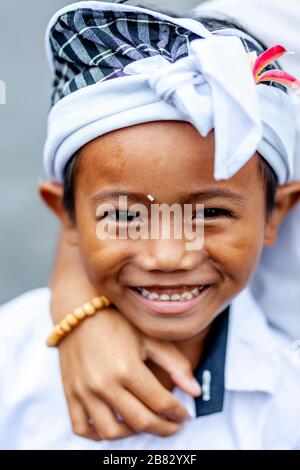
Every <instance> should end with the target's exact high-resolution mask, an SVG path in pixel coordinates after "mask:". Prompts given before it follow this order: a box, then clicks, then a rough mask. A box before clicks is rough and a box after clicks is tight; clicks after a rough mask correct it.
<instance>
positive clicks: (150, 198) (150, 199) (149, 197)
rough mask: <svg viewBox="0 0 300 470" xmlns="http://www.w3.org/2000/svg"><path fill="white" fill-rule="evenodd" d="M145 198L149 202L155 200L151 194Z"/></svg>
mask: <svg viewBox="0 0 300 470" xmlns="http://www.w3.org/2000/svg"><path fill="white" fill-rule="evenodd" d="M147 198H148V199H149V201H151V202H153V201H154V200H155V198H154V197H153V196H152V195H151V194H148V196H147Z"/></svg>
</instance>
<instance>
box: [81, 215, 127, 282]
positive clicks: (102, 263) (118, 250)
mask: <svg viewBox="0 0 300 470" xmlns="http://www.w3.org/2000/svg"><path fill="white" fill-rule="evenodd" d="M97 224H98V222H97V220H96V219H93V218H92V217H87V216H84V214H80V213H78V217H77V231H78V243H79V249H80V252H81V256H82V259H83V262H84V265H85V267H86V269H87V272H88V275H89V277H90V279H91V280H92V281H96V282H101V283H105V281H106V280H107V279H108V278H115V277H116V276H117V268H118V271H119V270H120V267H121V266H122V264H123V263H125V262H126V260H127V259H129V258H130V257H132V256H133V253H132V247H131V244H130V243H129V242H128V240H113V239H110V238H108V236H106V237H105V238H103V237H102V236H100V235H99V232H98V231H97Z"/></svg>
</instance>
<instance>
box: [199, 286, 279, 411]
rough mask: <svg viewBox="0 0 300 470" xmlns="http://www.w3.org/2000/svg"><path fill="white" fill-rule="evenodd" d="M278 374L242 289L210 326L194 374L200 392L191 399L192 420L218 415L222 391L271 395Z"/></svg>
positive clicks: (268, 337) (266, 332)
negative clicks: (194, 417)
mask: <svg viewBox="0 0 300 470" xmlns="http://www.w3.org/2000/svg"><path fill="white" fill-rule="evenodd" d="M279 373H280V359H279V356H278V354H277V352H276V344H275V341H274V337H273V335H272V333H271V331H270V327H269V326H268V324H267V321H266V318H265V316H264V314H263V312H262V311H261V310H260V308H259V306H258V304H257V303H256V301H255V300H254V298H253V297H252V294H251V293H250V290H249V288H246V289H244V290H243V291H242V292H241V293H240V294H239V295H238V296H237V297H236V298H235V299H234V301H233V302H232V304H231V305H230V306H229V307H228V308H227V309H225V310H224V311H223V312H222V313H221V314H220V315H219V316H218V317H217V318H216V320H215V321H214V323H213V326H212V330H211V332H210V334H209V337H208V342H207V346H206V349H205V356H204V357H202V358H201V361H200V364H199V366H198V368H197V369H196V371H195V377H196V378H197V380H198V382H199V383H200V385H201V388H202V394H201V396H200V397H196V398H195V399H194V401H195V413H196V417H198V416H205V415H209V414H212V413H217V412H220V411H222V410H223V404H224V392H225V390H228V391H249V392H251V391H261V392H265V393H269V394H272V393H273V392H274V391H275V388H276V384H277V382H278V380H279Z"/></svg>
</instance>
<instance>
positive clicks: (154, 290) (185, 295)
mask: <svg viewBox="0 0 300 470" xmlns="http://www.w3.org/2000/svg"><path fill="white" fill-rule="evenodd" d="M210 287H211V286H210V285H209V284H203V285H199V286H172V287H170V286H151V287H150V286H147V288H146V287H131V290H132V292H133V294H134V296H135V297H136V298H137V299H138V300H139V302H141V303H142V304H143V305H144V306H145V307H146V310H147V311H148V312H149V313H151V314H152V315H153V314H154V315H157V314H162V315H180V314H185V313H188V312H190V311H191V309H192V308H193V307H194V306H196V305H197V304H198V303H199V302H201V300H202V298H203V297H204V296H205V295H206V293H207V292H208V290H209V288H210Z"/></svg>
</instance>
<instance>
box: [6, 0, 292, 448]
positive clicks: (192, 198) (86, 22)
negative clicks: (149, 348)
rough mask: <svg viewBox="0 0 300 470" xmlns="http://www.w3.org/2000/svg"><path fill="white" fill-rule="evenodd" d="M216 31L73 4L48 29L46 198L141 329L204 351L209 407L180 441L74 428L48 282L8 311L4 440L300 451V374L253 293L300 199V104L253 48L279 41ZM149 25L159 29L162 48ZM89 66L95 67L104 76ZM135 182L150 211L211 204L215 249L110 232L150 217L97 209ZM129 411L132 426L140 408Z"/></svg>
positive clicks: (201, 363) (193, 407)
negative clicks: (298, 173)
mask: <svg viewBox="0 0 300 470" xmlns="http://www.w3.org/2000/svg"><path fill="white" fill-rule="evenodd" d="M116 24H118V28H115V25H116ZM141 24H143V25H144V29H140V26H141ZM146 25H147V27H146ZM207 26H208V28H209V25H207ZM148 28H149V30H148ZM151 28H153V29H151ZM208 28H207V27H206V26H205V25H202V24H200V23H199V22H198V21H193V20H190V19H186V18H183V19H182V18H171V17H167V16H166V15H162V14H158V13H157V14H155V13H154V12H151V11H148V10H145V9H139V8H134V7H128V6H127V7H125V6H123V7H122V8H120V6H118V7H116V6H115V5H112V4H107V3H101V2H91V3H90V2H84V3H78V4H74V5H71V6H69V7H67V8H66V9H63V10H61V11H60V12H58V14H56V15H55V16H54V18H53V19H52V20H51V21H50V25H49V28H48V35H49V39H50V44H51V47H52V50H51V56H52V60H53V62H52V65H53V68H54V70H55V71H56V74H57V78H56V80H55V83H54V93H53V103H54V106H53V109H52V111H51V116H50V125H49V133H48V140H47V143H46V149H45V161H46V171H47V176H48V178H49V180H50V181H51V182H48V183H45V184H44V185H43V187H42V194H43V197H44V199H45V201H46V203H47V204H48V205H49V206H50V207H51V208H52V209H53V210H54V211H55V212H56V213H57V215H58V216H59V217H60V219H61V220H62V222H63V223H64V224H65V227H66V230H67V233H68V237H69V241H70V243H77V244H78V245H79V247H80V250H81V254H82V257H83V260H84V263H85V267H86V271H87V274H88V275H89V277H90V279H91V281H92V282H93V283H94V285H95V286H97V285H101V293H99V294H104V295H105V296H107V297H108V299H110V301H111V302H112V303H113V304H114V305H116V307H117V308H118V309H119V310H120V311H121V312H122V313H123V314H124V315H125V316H126V317H128V318H129V319H130V320H131V322H132V323H133V324H134V325H136V326H137V328H139V329H140V330H141V331H143V332H145V333H147V334H148V335H151V336H153V337H156V338H159V339H164V340H167V341H173V342H175V343H176V344H177V345H178V347H180V348H182V350H184V351H185V352H186V354H187V356H188V357H189V359H190V361H191V362H192V363H193V364H194V367H195V369H196V376H197V378H198V380H199V382H201V384H202V389H203V393H202V396H201V397H199V398H197V399H195V401H194V400H193V399H192V398H191V397H190V396H188V395H187V394H185V393H184V392H182V391H181V390H179V389H175V390H174V391H173V393H174V394H176V395H177V396H178V397H179V398H180V400H181V401H182V403H183V404H184V405H185V406H186V407H187V409H188V410H189V413H190V415H191V419H189V420H186V421H185V422H184V423H183V424H182V426H181V429H180V430H179V432H178V433H177V434H175V435H172V436H167V432H166V436H167V437H165V438H162V437H157V436H153V435H152V434H151V430H149V432H148V433H147V432H144V433H141V434H138V435H133V436H128V437H127V438H125V439H123V440H117V441H115V442H107V441H102V442H101V443H95V442H92V441H87V440H83V439H81V438H79V437H77V436H75V435H73V434H72V432H71V430H70V423H69V418H68V413H67V409H66V403H65V400H64V394H63V389H62V384H61V379H60V373H59V362H58V355H57V351H56V350H49V349H47V348H46V347H45V346H44V344H43V340H44V337H45V336H46V335H47V334H48V331H49V330H50V329H51V322H50V315H49V297H50V292H49V290H47V289H42V290H39V291H33V292H32V293H28V294H27V295H25V296H23V297H21V298H19V299H16V300H14V301H12V302H11V303H9V304H7V305H6V306H4V307H2V310H1V319H2V327H1V332H0V335H1V342H2V343H3V344H2V345H3V348H2V350H3V351H4V354H3V357H2V363H1V366H0V367H1V370H0V381H1V394H2V396H1V401H0V403H1V405H0V407H1V409H0V411H1V413H0V442H1V446H2V447H3V448H19V449H20V448H34V449H39V448H48V449H50V448H51V449H54V448H64V449H72V448H73V449H74V448H78V449H114V448H118V449H137V448H147V449H161V448H168V449H172V448H173V449H176V448H177V449H182V448H186V449H202V448H204V449H209V448H216V449H220V448H225V449H246V448H255V449H279V448H282V449H297V448H299V447H300V431H299V425H298V423H299V417H300V405H299V400H298V390H299V385H300V380H299V370H298V369H297V364H294V363H293V360H292V357H291V355H290V348H289V344H287V342H286V339H285V338H284V337H283V336H282V335H280V333H278V332H276V331H275V330H272V328H271V327H270V326H268V325H267V323H266V320H265V318H264V315H263V313H262V312H261V310H260V309H259V307H258V305H257V304H256V302H255V300H254V298H253V297H252V296H251V293H250V291H249V289H248V287H247V285H248V284H249V281H250V279H251V277H252V275H253V273H254V272H255V268H256V266H257V263H258V260H259V257H260V254H261V250H262V247H263V246H266V245H271V244H272V243H274V241H275V240H276V233H277V230H278V227H279V226H280V224H281V222H282V220H284V218H285V216H286V215H287V214H288V213H289V212H290V210H292V208H293V207H294V206H295V204H296V203H297V202H298V201H299V199H300V185H299V184H298V183H292V182H290V181H291V179H292V176H293V152H294V145H295V143H294V130H295V123H294V119H293V109H292V106H291V104H290V100H289V97H288V95H287V94H286V93H285V92H284V90H283V89H282V88H281V86H280V87H278V86H276V84H275V83H274V82H275V76H276V74H274V72H272V70H271V71H270V74H271V73H273V74H274V75H273V79H274V80H273V81H272V82H273V83H272V84H271V86H269V85H263V84H259V76H256V77H255V79H256V82H255V81H254V78H253V76H252V75H251V68H250V63H251V64H252V65H254V62H253V54H252V55H251V60H249V57H248V56H247V53H253V52H257V53H261V52H263V50H262V48H261V46H260V45H259V44H258V43H257V42H256V41H254V40H252V39H251V37H249V36H248V35H246V34H244V33H242V32H239V31H238V30H236V33H235V34H236V37H232V36H230V37H228V36H226V34H225V33H224V34H222V31H220V30H218V29H217V30H216V31H215V33H214V34H212V33H211V32H210V31H209V29H208ZM166 29H167V31H168V32H169V36H168V35H166ZM213 29H214V27H213ZM140 31H142V32H143V34H144V38H145V41H146V40H147V38H148V41H149V38H150V40H151V45H150V43H149V45H148V47H145V48H144V50H143V48H142V47H138V46H140V44H141V42H140V37H139V34H140ZM147 31H148V36H147V34H146V32H147ZM161 31H164V37H165V38H166V37H168V39H169V41H166V42H165V43H164V44H162V42H161ZM121 38H123V41H124V40H125V38H126V41H128V42H129V43H130V45H129V44H128V42H126V43H125V42H122V41H121ZM119 51H122V53H121V55H118V54H117V52H119ZM49 52H50V48H49ZM126 52H127V55H126ZM84 60H86V61H87V62H88V63H89V64H90V65H93V64H95V67H93V66H92V67H91V68H90V69H88V70H87V69H86V67H85V66H83V64H84ZM260 72H262V71H260ZM270 77H271V75H268V76H266V79H267V78H268V79H269V80H268V81H270ZM281 78H282V80H280V82H281V83H285V84H287V83H288V82H289V81H291V80H292V81H293V82H295V80H294V79H292V78H291V77H289V79H288V78H287V76H285V80H283V75H281ZM258 97H259V100H258ZM278 109H280V113H278ZM78 110H80V112H78ZM283 110H284V112H283ZM212 130H214V132H211V131H212ZM74 155H75V157H73V156H74ZM72 157H73V158H72ZM268 172H269V173H268ZM270 172H271V173H270ZM272 172H273V173H274V175H275V176H276V178H277V180H278V182H279V184H280V185H281V187H279V188H278V191H277V195H276V204H275V205H274V203H271V202H270V199H269V196H270V194H269V193H267V194H266V178H265V176H266V174H267V175H270V174H271V175H272V174H273V173H272ZM268 189H270V186H268ZM67 191H71V193H72V192H73V193H72V194H73V196H74V199H72V194H71V197H69V198H66V192H67ZM124 193H126V194H127V195H129V196H130V200H131V201H134V202H137V201H139V202H140V201H141V200H142V201H143V202H144V204H147V205H148V206H149V205H151V203H152V202H153V201H154V200H155V201H157V202H159V203H167V204H173V203H174V202H175V203H176V202H179V203H180V204H183V203H184V202H185V203H186V202H187V203H188V202H189V203H191V204H193V205H195V204H197V203H199V204H200V203H203V202H204V226H205V227H204V228H205V243H204V247H203V248H202V249H201V250H197V251H187V250H186V249H185V242H186V240H184V239H180V240H174V239H171V240H167V241H166V240H161V239H159V240H152V239H142V240H135V241H134V242H133V241H132V240H129V239H125V240H114V239H109V237H108V238H106V239H102V240H99V239H98V238H97V237H96V234H95V228H96V226H97V223H98V222H99V220H103V219H105V218H108V219H110V224H112V225H114V224H115V226H118V227H119V228H120V226H121V224H123V225H124V220H125V226H126V224H128V223H129V222H128V220H127V219H129V221H134V222H135V221H136V222H137V223H142V220H141V218H139V217H140V215H138V214H137V213H134V212H132V211H131V212H130V210H129V211H127V208H126V209H125V211H124V210H123V208H122V207H120V206H117V207H116V211H113V213H109V212H107V210H106V211H104V212H103V213H101V212H100V213H99V212H98V211H97V217H95V213H96V207H97V206H99V204H100V202H105V203H111V204H112V203H114V204H116V197H118V196H119V195H124ZM149 195H150V196H151V198H150V201H149ZM69 196H70V194H69ZM266 199H268V203H267V204H266ZM66 201H68V204H66ZM73 203H74V205H73ZM124 212H125V217H124ZM121 214H122V216H121ZM197 214H198V213H195V214H194V217H195V219H197V217H199V218H200V220H202V215H201V214H199V215H198V216H197ZM136 218H137V220H136ZM187 289H188V290H189V291H190V292H188V294H189V295H188V297H185V299H183V298H180V297H181V294H182V293H183V292H184V291H185V290H187ZM157 291H158V293H159V294H160V296H159V299H157V295H158V293H157ZM151 294H152V297H151ZM153 294H156V297H155V298H153ZM164 295H165V296H167V297H168V300H164V299H163V298H162V297H163V296H164ZM173 295H174V296H176V299H173V298H170V296H171V297H172V296H173ZM176 303H177V305H176V306H175V304H176ZM176 312H177V313H176ZM86 321H88V320H86ZM5 351H6V352H7V354H6V355H5ZM122 399H124V394H123V396H121V395H120V401H121V400H122ZM114 412H115V413H118V410H117V409H116V410H114ZM254 416H255V423H254V422H253V420H254ZM200 417H201V420H200ZM124 418H125V419H126V422H130V408H129V409H128V416H124ZM103 419H109V417H108V416H105V415H103ZM199 420H200V421H199ZM94 424H95V425H97V423H94ZM167 425H169V426H170V423H167V422H166V427H167Z"/></svg>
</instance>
